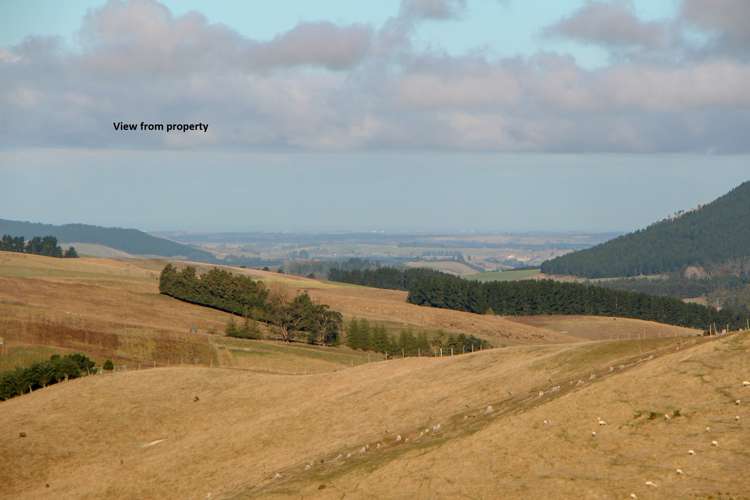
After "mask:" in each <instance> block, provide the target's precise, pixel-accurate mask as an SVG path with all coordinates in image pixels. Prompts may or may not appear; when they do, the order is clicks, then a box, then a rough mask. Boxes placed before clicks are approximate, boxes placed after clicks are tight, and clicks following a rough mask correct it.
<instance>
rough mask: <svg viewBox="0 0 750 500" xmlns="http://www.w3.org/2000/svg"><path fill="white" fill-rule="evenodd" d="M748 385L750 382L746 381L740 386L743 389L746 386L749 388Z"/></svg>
mask: <svg viewBox="0 0 750 500" xmlns="http://www.w3.org/2000/svg"><path fill="white" fill-rule="evenodd" d="M749 385H750V381H748V380H744V381H743V382H742V386H743V387H747V386H749Z"/></svg>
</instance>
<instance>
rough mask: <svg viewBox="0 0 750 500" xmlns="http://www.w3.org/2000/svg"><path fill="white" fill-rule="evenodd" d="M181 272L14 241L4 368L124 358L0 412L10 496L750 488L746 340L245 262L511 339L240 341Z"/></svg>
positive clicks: (338, 300) (350, 308)
mask: <svg viewBox="0 0 750 500" xmlns="http://www.w3.org/2000/svg"><path fill="white" fill-rule="evenodd" d="M163 264H164V263H163V262H161V261H153V260H132V261H130V260H128V261H119V260H109V259H75V260H72V259H71V260H63V259H51V258H44V257H37V256H30V255H20V254H7V253H0V318H2V319H0V337H3V338H4V339H5V340H6V346H7V348H8V352H9V353H10V354H9V355H8V356H7V357H6V358H5V359H4V362H6V363H5V364H4V365H3V366H7V367H9V366H10V365H11V364H14V363H19V364H24V363H26V364H27V363H30V362H33V361H35V360H37V359H43V358H45V357H47V356H48V355H49V354H51V353H54V352H61V353H65V352H71V351H82V352H86V353H87V354H89V355H92V356H93V357H94V358H95V359H97V361H99V362H101V361H102V360H103V359H105V358H106V357H111V358H112V359H113V360H115V362H116V364H118V365H119V366H120V367H122V366H123V365H127V366H128V369H125V370H120V371H117V372H115V373H109V374H105V375H95V376H90V377H85V378H82V379H77V380H73V381H70V382H65V383H61V384H57V385H54V386H51V387H48V388H46V389H42V390H38V391H35V392H33V393H31V394H26V395H24V396H20V397H17V398H14V399H11V400H8V401H6V402H2V403H0V429H3V431H2V432H0V498H9V499H10V498H14V499H15V498H180V499H183V498H194V499H208V498H211V499H214V498H288V497H296V498H299V497H314V498H340V497H351V498H455V497H471V498H501V497H502V498H536V497H541V496H546V497H550V498H627V497H628V496H629V495H630V494H631V493H635V494H636V495H637V496H638V498H656V497H660V498H685V497H689V496H690V497H698V498H711V497H713V498H746V497H748V496H749V495H750V484H748V480H747V479H746V478H745V477H744V476H743V471H744V469H746V468H747V467H748V466H750V452H747V450H745V446H746V445H747V443H748V442H749V438H750V433H749V432H747V431H746V430H745V429H746V427H745V425H746V424H745V420H750V414H749V413H747V411H746V410H745V407H746V404H747V403H746V402H743V401H744V400H745V399H747V400H748V402H750V387H743V385H742V382H743V381H745V380H748V379H750V364H748V361H747V360H748V347H750V335H749V334H746V333H741V334H736V335H734V336H729V337H723V338H719V339H707V338H703V337H697V336H694V333H695V332H694V331H692V330H684V329H675V328H673V327H668V326H664V325H658V324H654V323H648V322H639V321H634V320H622V319H616V320H615V319H612V318H588V317H548V318H502V317H495V316H479V315H471V314H467V313H461V312H456V311H448V310H440V309H430V308H422V307H417V306H413V305H410V304H407V303H406V302H405V294H404V293H402V292H394V291H388V290H373V289H368V288H364V287H358V286H350V285H342V284H336V283H328V282H321V281H316V280H309V279H305V278H298V277H293V276H286V275H279V274H275V273H268V272H263V271H255V270H246V269H235V272H241V273H246V274H249V275H252V276H254V277H256V278H258V279H263V280H264V281H266V282H268V283H269V284H272V285H273V286H281V287H284V288H287V289H289V290H290V291H298V290H307V291H308V292H309V293H310V294H311V295H312V296H313V297H314V298H316V299H317V300H320V301H321V302H325V303H328V304H330V305H331V306H332V307H334V308H335V309H339V310H341V311H342V312H344V314H345V315H346V316H347V317H354V316H356V317H366V318H368V319H371V320H374V321H383V322H386V323H388V325H390V326H394V327H403V326H412V327H414V328H417V329H420V328H421V329H433V328H442V329H445V330H448V331H452V332H458V331H465V332H467V333H472V334H479V335H482V336H483V337H485V338H488V339H490V340H492V341H493V342H495V343H496V344H500V343H501V342H502V343H507V345H508V347H506V348H502V349H492V350H487V351H483V352H478V353H474V354H467V355H464V356H456V357H444V358H406V359H397V360H390V361H378V359H377V357H376V356H375V355H373V354H370V355H368V354H367V353H362V352H355V351H351V350H349V349H346V348H322V347H314V346H306V345H301V344H294V345H284V344H280V343H276V342H271V341H266V342H259V341H245V340H239V339H230V338H227V337H224V336H223V335H220V332H221V330H222V329H223V327H224V324H225V322H226V321H227V318H228V315H226V314H224V313H221V312H218V311H214V310H211V309H207V308H203V307H199V306H194V305H190V304H185V303H182V302H179V301H177V300H173V299H171V298H168V297H164V296H161V295H159V294H158V286H157V285H158V279H157V278H158V272H159V271H160V270H161V268H162V266H163ZM196 330H197V331H196ZM644 332H645V334H644ZM611 337H619V338H620V340H601V339H604V338H611ZM636 337H637V338H636ZM592 339H594V340H595V341H592ZM368 361H369V362H368ZM154 362H155V363H156V364H157V366H158V367H157V368H148V369H145V368H146V367H148V366H153V363H154ZM138 365H142V366H141V368H144V369H140V370H134V369H133V368H135V367H137V366H138ZM165 365H168V366H165ZM197 365H200V366H197ZM738 399H739V400H741V402H740V404H739V405H737V404H735V400H738ZM665 415H667V417H668V418H667V417H665ZM735 417H739V419H736V418H735ZM600 418H601V419H603V420H606V425H599V424H598V419H600ZM707 427H709V428H710V430H708V431H707V430H706V428H707ZM592 432H596V433H597V434H596V436H593V435H592ZM712 441H716V444H717V446H713V445H712ZM690 449H692V450H694V453H695V454H694V455H688V450H690ZM677 469H680V470H681V471H682V474H679V473H678V472H677ZM647 482H650V483H649V484H647Z"/></svg>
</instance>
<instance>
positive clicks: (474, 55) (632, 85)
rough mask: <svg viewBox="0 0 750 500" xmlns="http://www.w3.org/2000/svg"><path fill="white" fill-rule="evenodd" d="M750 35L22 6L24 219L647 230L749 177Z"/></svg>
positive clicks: (13, 155)
mask: <svg viewBox="0 0 750 500" xmlns="http://www.w3.org/2000/svg"><path fill="white" fill-rule="evenodd" d="M743 19H750V2H746V1H744V0H710V1H709V0H662V1H658V0H611V1H609V0H568V1H555V2H550V1H545V0H524V1H521V0H383V1H379V2H364V1H363V2H353V1H351V0H349V1H344V0H320V1H315V2H308V1H300V0H297V1H294V0H281V1H275V2H235V1H213V2H206V1H199V0H182V1H177V0H163V1H161V2H159V1H156V0H119V1H117V0H113V1H110V2H105V1H101V0H97V1H94V0H70V1H66V2H57V1H52V0H27V1H8V2H6V3H5V4H4V9H3V17H2V19H1V20H0V111H2V113H0V132H3V133H2V135H1V136H0V217H5V218H13V219H28V220H36V221H43V222H54V223H63V222H73V221H75V222H90V223H97V224H102V225H125V226H135V227H140V228H145V229H153V230H168V229H180V230H191V229H194V230H201V231H207V230H212V229H215V230H217V231H226V230H246V229H264V230H289V229H317V228H320V229H323V228H329V229H355V230H356V229H386V230H387V229H389V228H391V229H415V230H418V229H429V230H440V229H441V228H444V229H446V230H462V229H463V230H509V231H523V230H596V231H608V230H628V229H634V228H637V227H639V226H642V225H645V224H648V223H649V222H651V221H653V220H656V219H658V218H661V217H663V216H665V215H667V214H669V213H671V212H672V211H674V210H678V209H682V208H689V207H692V206H694V205H696V204H698V203H704V202H706V201H710V200H711V199H712V198H713V197H715V196H718V195H720V194H722V193H723V192H725V191H727V190H729V189H731V188H732V187H734V186H735V185H737V184H738V183H740V182H742V181H743V180H746V179H745V176H746V175H747V173H746V172H748V171H750V170H749V169H748V168H747V164H748V159H750V158H749V157H748V153H750V141H747V138H746V130H747V127H748V125H750V93H748V92H747V90H746V89H747V88H750V61H748V54H750V25H749V23H747V22H744V21H743ZM119 120H124V121H133V122H136V123H137V122H139V121H141V120H145V121H153V122H172V121H174V122H185V123H187V122H199V121H200V122H207V123H209V124H210V129H209V131H210V133H206V134H170V135H168V134H153V133H152V134H147V133H128V134H123V133H121V132H120V133H116V132H115V131H113V129H112V122H113V121H119ZM29 192H34V193H36V196H35V197H29V196H28V193H29ZM32 200H35V201H33V202H32ZM36 200H44V201H42V202H38V201H36Z"/></svg>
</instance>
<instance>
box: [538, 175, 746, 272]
mask: <svg viewBox="0 0 750 500" xmlns="http://www.w3.org/2000/svg"><path fill="white" fill-rule="evenodd" d="M748 221H750V182H745V183H744V184H742V185H740V186H739V187H737V188H735V189H734V190H732V191H730V192H729V193H727V194H726V195H724V196H722V197H721V198H718V199H717V200H715V201H713V202H712V203H709V204H708V205H705V206H703V207H701V208H699V209H697V210H692V211H689V212H687V213H684V214H682V215H680V216H677V217H675V218H671V219H667V220H663V221H661V222H657V223H656V224H652V225H651V226H649V227H647V228H646V229H642V230H640V231H636V232H634V233H630V234H627V235H624V236H620V237H619V238H615V239H613V240H610V241H608V242H606V243H602V244H601V245H597V246H595V247H593V248H589V249H587V250H581V251H578V252H573V253H569V254H567V255H563V256H562V257H557V258H555V259H552V260H549V261H547V262H545V263H544V264H542V272H544V273H546V274H568V275H575V276H583V277H587V278H608V277H615V276H639V275H644V274H659V273H668V272H673V271H679V270H681V269H682V268H684V267H685V266H688V265H706V264H718V263H721V262H725V261H727V260H729V259H733V258H739V257H747V256H750V223H748Z"/></svg>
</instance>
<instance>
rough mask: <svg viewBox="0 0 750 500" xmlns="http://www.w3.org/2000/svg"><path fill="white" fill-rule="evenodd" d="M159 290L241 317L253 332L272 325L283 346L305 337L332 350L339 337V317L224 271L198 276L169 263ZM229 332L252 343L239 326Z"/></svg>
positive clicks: (321, 306)
mask: <svg viewBox="0 0 750 500" xmlns="http://www.w3.org/2000/svg"><path fill="white" fill-rule="evenodd" d="M159 291H160V292H161V293H163V294H165V295H169V296H170V297H174V298H176V299H180V300H184V301H186V302H190V303H193V304H199V305H203V306H208V307H212V308H214V309H219V310H222V311H226V312H229V313H233V314H237V315H240V316H244V317H245V318H246V325H247V327H248V328H252V325H251V324H250V323H248V322H249V321H261V322H264V323H267V324H269V325H272V326H273V327H274V329H275V331H276V332H277V333H278V334H279V337H280V338H281V339H282V340H284V341H286V342H291V341H294V340H299V338H300V336H304V338H305V339H306V341H307V342H309V343H312V344H324V345H335V344H337V343H338V342H339V337H340V335H341V329H342V325H343V318H342V316H341V313H339V312H338V311H333V310H331V309H330V308H329V306H327V305H325V304H317V303H315V302H313V300H312V299H311V298H310V296H309V295H308V294H307V293H301V294H298V295H296V296H295V297H293V298H290V297H289V296H287V295H286V294H285V293H284V292H283V291H282V290H269V289H268V288H267V287H266V286H265V285H264V284H263V283H262V282H261V281H256V280H253V279H252V278H249V277H248V276H242V275H236V274H232V273H230V272H228V271H226V270H223V269H218V268H213V269H211V270H209V271H208V272H206V273H204V274H201V275H198V273H197V272H196V269H195V268H194V267H191V266H187V267H185V268H184V269H182V270H178V269H177V268H176V267H175V266H173V265H172V264H167V265H166V266H165V267H164V269H163V270H162V272H161V276H160V278H159ZM228 330H230V328H229V327H228ZM231 331H232V332H233V335H234V336H246V337H247V338H251V336H250V334H248V333H247V332H246V331H242V330H240V329H239V328H238V327H235V329H234V330H231ZM228 333H229V332H228Z"/></svg>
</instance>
